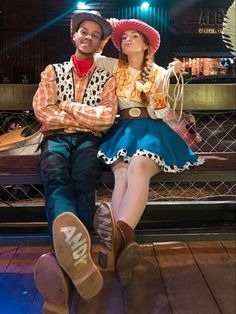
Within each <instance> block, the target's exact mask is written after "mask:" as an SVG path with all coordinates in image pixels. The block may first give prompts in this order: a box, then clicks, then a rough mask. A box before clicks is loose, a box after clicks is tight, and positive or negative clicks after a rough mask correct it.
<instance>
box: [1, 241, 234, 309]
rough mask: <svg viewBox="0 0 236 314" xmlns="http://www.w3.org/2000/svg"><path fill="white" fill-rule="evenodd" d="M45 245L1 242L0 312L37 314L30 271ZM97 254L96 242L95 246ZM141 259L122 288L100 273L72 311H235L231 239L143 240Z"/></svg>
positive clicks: (38, 303)
mask: <svg viewBox="0 0 236 314" xmlns="http://www.w3.org/2000/svg"><path fill="white" fill-rule="evenodd" d="M48 250H49V247H47V246H26V245H22V246H2V247H0V314H39V313H42V304H43V300H42V297H41V296H40V294H39V293H38V292H37V289H36V288H35V286H34V281H33V271H34V266H35V263H36V261H37V259H38V257H39V256H40V255H41V254H43V253H45V252H48ZM94 250H95V254H94V257H95V258H96V256H97V254H96V252H97V251H98V247H97V246H95V248H94ZM142 251H143V261H142V264H141V265H139V266H138V267H137V268H136V269H135V273H134V277H133V279H132V281H131V283H130V284H129V286H128V287H126V288H121V286H120V285H119V282H118V281H117V280H116V278H115V275H114V274H113V273H112V272H111V273H103V276H104V288H103V290H102V291H101V292H100V293H99V295H97V296H96V297H95V298H93V299H91V300H90V301H85V300H82V299H81V298H79V297H78V298H76V301H77V306H76V310H74V311H72V312H73V313H77V314H157V313H158V314H170V313H174V314H177V313H178V314H190V313H191V314H195V313H196V314H218V313H223V314H235V313H236V306H235V292H236V289H235V281H236V279H235V275H236V250H235V242H234V241H222V242H219V241H210V242H205V241H204V242H203V241H201V242H171V243H155V244H147V245H145V244H143V245H142Z"/></svg>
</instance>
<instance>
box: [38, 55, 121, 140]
mask: <svg viewBox="0 0 236 314" xmlns="http://www.w3.org/2000/svg"><path fill="white" fill-rule="evenodd" d="M94 69H95V64H93V66H92V67H91V69H90V71H89V72H88V73H87V75H86V76H84V77H79V76H78V74H77V72H76V70H75V67H74V65H73V63H72V60H70V62H69V64H68V65H67V66H66V71H68V72H69V71H71V70H72V71H73V81H74V97H75V99H74V100H73V102H71V101H70V100H66V101H65V102H61V103H59V101H58V97H57V84H56V73H55V71H54V68H53V66H52V65H48V66H47V67H46V68H45V70H44V71H43V72H42V73H41V81H40V83H39V87H38V89H37V91H36V93H35V95H34V98H33V109H34V112H35V116H36V117H37V119H38V120H39V121H40V122H41V124H42V127H41V132H43V133H46V132H47V131H53V130H57V129H61V130H64V131H65V132H68V133H73V132H77V131H82V132H92V133H93V134H95V135H97V136H100V135H101V132H103V131H105V130H107V129H109V128H110V127H111V126H112V125H113V123H114V120H115V117H116V113H117V97H116V93H115V92H116V84H115V79H114V78H113V77H111V78H109V79H108V80H107V81H106V83H105V84H104V86H103V91H102V93H101V102H100V103H99V105H98V106H95V107H92V106H88V105H87V104H83V103H82V99H83V96H84V92H85V89H86V87H87V85H88V82H89V79H90V77H91V75H92V73H93V71H94Z"/></svg>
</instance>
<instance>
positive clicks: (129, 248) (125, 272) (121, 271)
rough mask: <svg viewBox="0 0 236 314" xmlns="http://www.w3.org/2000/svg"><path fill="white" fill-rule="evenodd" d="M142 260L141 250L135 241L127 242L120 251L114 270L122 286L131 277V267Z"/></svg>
mask: <svg viewBox="0 0 236 314" xmlns="http://www.w3.org/2000/svg"><path fill="white" fill-rule="evenodd" d="M141 260H142V252H141V249H140V246H139V245H138V243H137V242H130V243H128V244H127V245H126V246H125V247H124V249H123V250H122V251H121V253H120V255H119V257H118V259H117V262H116V271H117V274H118V277H119V281H120V283H121V285H122V286H126V285H127V284H128V283H129V282H130V280H131V279H132V275H133V269H134V267H135V266H137V265H139V264H140V263H141Z"/></svg>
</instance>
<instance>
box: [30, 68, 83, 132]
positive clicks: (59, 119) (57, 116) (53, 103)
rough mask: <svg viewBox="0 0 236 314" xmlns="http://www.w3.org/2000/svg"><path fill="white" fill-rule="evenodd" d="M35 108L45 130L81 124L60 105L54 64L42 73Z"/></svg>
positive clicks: (34, 102) (34, 103)
mask: <svg viewBox="0 0 236 314" xmlns="http://www.w3.org/2000/svg"><path fill="white" fill-rule="evenodd" d="M33 109H34V112H35V116H36V118H37V119H38V120H39V121H40V122H41V124H42V126H43V129H45V130H53V129H61V128H63V129H65V128H68V127H78V126H79V124H78V122H77V121H76V119H75V118H74V117H73V115H72V114H70V113H67V112H65V111H63V110H62V109H60V108H59V106H58V98H57V91H56V74H55V71H54V69H53V67H52V65H49V66H47V67H46V69H45V70H44V71H43V72H42V74H41V82H40V83H39V87H38V89H37V91H36V93H35V95H34V98H33Z"/></svg>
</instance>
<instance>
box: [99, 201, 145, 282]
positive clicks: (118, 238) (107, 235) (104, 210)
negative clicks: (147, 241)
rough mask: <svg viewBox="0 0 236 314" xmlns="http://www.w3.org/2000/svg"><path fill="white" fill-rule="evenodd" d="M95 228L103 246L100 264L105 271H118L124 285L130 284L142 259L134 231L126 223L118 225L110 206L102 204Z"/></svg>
mask: <svg viewBox="0 0 236 314" xmlns="http://www.w3.org/2000/svg"><path fill="white" fill-rule="evenodd" d="M94 228H95V230H96V232H97V233H98V235H99V236H100V239H101V242H102V246H101V249H100V252H99V256H98V264H99V266H100V267H101V268H102V269H103V270H114V269H116V271H117V274H118V276H119V279H120V282H121V284H122V285H126V284H128V282H129V280H130V279H131V277H132V270H133V268H134V267H135V266H136V265H138V264H139V263H140V260H141V258H142V256H141V250H140V247H139V245H138V243H136V242H134V241H133V240H134V237H135V234H134V230H133V229H132V228H131V227H130V226H129V225H128V224H126V223H125V222H123V221H118V222H117V223H116V221H115V218H114V215H113V212H112V209H111V207H110V204H109V203H107V202H104V203H102V204H101V205H100V206H99V207H98V209H97V211H96V213H95V217H94Z"/></svg>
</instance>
